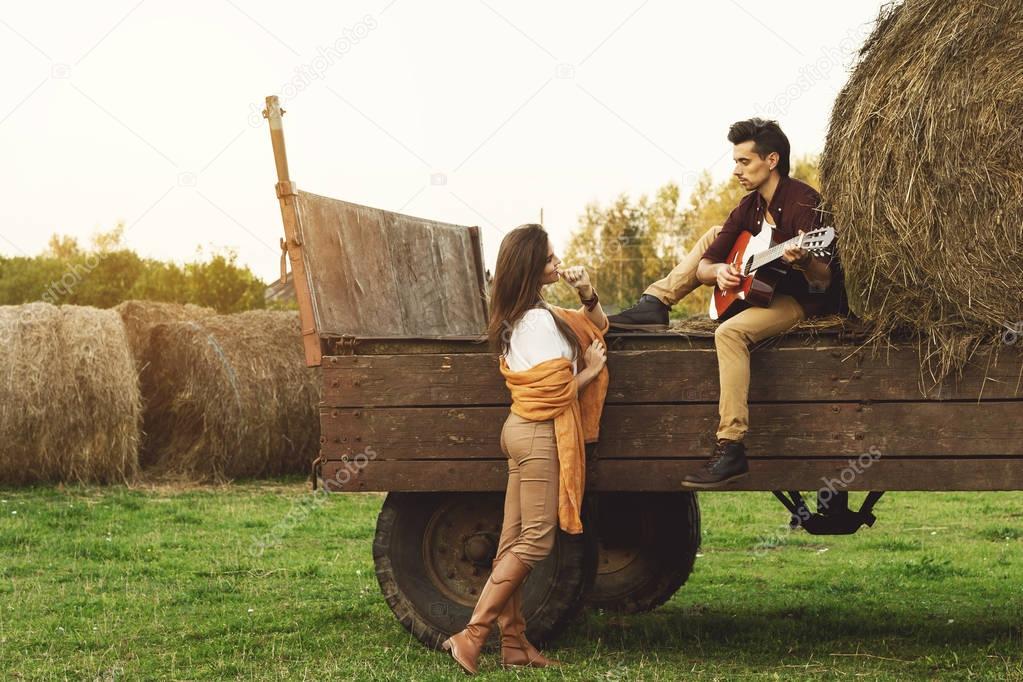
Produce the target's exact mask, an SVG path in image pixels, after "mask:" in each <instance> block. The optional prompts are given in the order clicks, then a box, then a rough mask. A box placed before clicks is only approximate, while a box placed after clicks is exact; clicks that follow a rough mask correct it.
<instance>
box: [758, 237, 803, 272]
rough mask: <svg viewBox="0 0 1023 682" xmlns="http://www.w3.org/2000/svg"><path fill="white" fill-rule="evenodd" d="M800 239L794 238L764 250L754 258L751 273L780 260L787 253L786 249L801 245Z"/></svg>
mask: <svg viewBox="0 0 1023 682" xmlns="http://www.w3.org/2000/svg"><path fill="white" fill-rule="evenodd" d="M799 239H800V238H799V237H793V238H792V239H789V240H788V241H784V242H782V243H781V244H775V245H774V246H772V247H771V248H769V249H764V250H763V251H761V252H760V253H758V254H757V255H755V256H753V260H752V262H750V266H749V272H753V271H754V270H756V269H757V268H762V267H764V266H765V265H769V264H771V263H773V262H774V261H776V260H778V259H779V258H781V257H782V255H783V254H784V253H785V249H787V248H789V247H791V246H796V245H797V244H798V243H799ZM747 274H748V273H747Z"/></svg>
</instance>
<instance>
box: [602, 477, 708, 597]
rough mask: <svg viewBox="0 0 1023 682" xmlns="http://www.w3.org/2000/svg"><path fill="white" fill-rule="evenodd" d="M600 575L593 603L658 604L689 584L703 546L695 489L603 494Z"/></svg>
mask: <svg viewBox="0 0 1023 682" xmlns="http://www.w3.org/2000/svg"><path fill="white" fill-rule="evenodd" d="M596 517H597V525H596V533H597V539H598V547H599V549H598V559H597V578H596V580H595V582H594V585H593V588H592V589H591V590H590V591H589V593H588V595H587V604H588V605H589V606H591V607H595V608H599V609H604V610H606V611H613V612H616V613H642V612H644V611H650V610H652V609H654V608H657V607H658V606H660V605H661V604H663V603H664V602H666V601H668V600H669V599H671V596H672V595H673V594H675V592H676V591H678V589H679V588H680V587H682V585H683V584H684V583H685V581H686V580H687V579H688V578H689V574H690V573H691V572H692V570H693V563H694V562H695V561H696V552H697V550H698V549H699V547H700V507H699V504H698V503H697V500H696V493H691V492H677V493H599V496H598V498H597V504H596Z"/></svg>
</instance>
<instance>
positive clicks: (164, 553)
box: [0, 479, 1023, 680]
mask: <svg viewBox="0 0 1023 682" xmlns="http://www.w3.org/2000/svg"><path fill="white" fill-rule="evenodd" d="M854 497H855V499H856V500H857V502H858V500H859V498H860V496H859V495H854ZM0 500H2V502H0V671H2V672H3V678H4V679H71V680H94V679H96V680H121V679H124V680H128V679H169V680H186V679H235V678H241V679H261V680H276V679H309V680H324V679H359V680H363V679H364V680H433V679H437V680H440V679H462V677H463V676H462V675H461V674H460V673H458V672H456V670H455V666H454V664H453V663H452V662H451V661H450V660H449V659H448V658H446V657H445V656H444V655H442V654H440V653H437V652H434V651H428V650H426V649H424V648H423V647H422V646H421V645H420V644H419V643H418V642H417V641H416V640H414V639H413V638H412V637H411V636H409V635H408V634H407V633H406V632H405V631H404V630H403V629H402V628H401V626H400V625H399V624H398V623H397V621H396V620H395V619H394V618H393V616H392V615H391V613H390V611H389V610H388V608H387V606H386V604H385V603H384V600H383V598H382V597H381V596H380V593H379V590H378V587H377V584H376V578H375V577H374V574H373V563H372V558H371V544H372V537H373V530H374V524H375V519H376V513H377V511H378V509H379V507H380V504H381V502H382V497H381V496H377V495H351V496H332V497H330V498H316V497H313V496H312V495H311V494H310V493H309V492H308V490H307V488H306V487H305V484H304V483H303V482H301V481H297V480H295V479H291V480H287V481H274V482H251V483H250V482H246V483H240V484H238V483H236V484H234V485H231V486H225V487H205V488H171V487H154V488H149V489H146V488H135V489H127V488H123V487H113V488H68V489H63V490H58V489H53V488H35V489H20V490H0ZM320 500H322V501H320ZM701 507H702V511H703V520H704V536H703V548H702V550H701V553H702V556H701V557H700V558H699V559H698V560H697V563H696V570H695V572H694V574H693V575H692V577H691V578H690V580H689V583H688V584H687V585H686V586H685V587H683V588H682V590H681V591H679V593H678V594H676V595H675V597H674V599H672V600H671V601H670V602H669V603H668V604H666V605H665V606H663V607H662V608H660V609H658V610H657V611H655V612H653V613H649V614H645V615H641V616H632V617H610V616H607V615H604V614H599V613H590V614H587V615H586V616H585V617H583V618H582V619H581V620H580V622H579V623H578V624H577V625H575V626H574V627H573V628H571V629H570V630H569V631H568V633H567V634H566V635H565V636H564V637H563V638H562V639H560V640H559V641H558V643H557V646H556V647H554V648H552V650H551V651H550V653H551V654H552V655H555V656H557V657H558V658H560V659H561V660H563V661H564V662H566V663H567V667H565V668H563V669H560V670H548V671H526V672H519V673H516V672H511V671H509V672H505V671H501V670H500V669H499V668H498V667H497V665H496V662H495V658H494V656H493V655H490V656H488V657H487V658H486V659H485V660H484V663H483V670H484V671H485V673H486V674H485V675H483V677H484V678H485V679H495V680H496V679H537V680H539V679H570V680H640V679H643V680H646V679H649V680H676V679H681V678H700V679H727V680H731V679H751V678H759V679H785V680H789V679H810V678H820V677H825V678H834V679H893V680H894V679H914V678H939V677H940V678H942V679H998V680H1000V679H1023V641H1021V621H1023V494H1020V493H976V494H965V493H959V494H952V493H944V494H924V493H893V494H891V496H890V497H886V498H884V499H882V500H881V502H880V503H879V504H878V506H877V508H876V510H875V512H876V513H877V515H878V517H879V521H878V523H877V524H876V525H875V527H874V528H872V529H866V530H864V531H861V532H860V533H858V534H857V535H854V536H851V537H820V536H818V537H814V536H809V535H807V534H805V533H803V532H802V531H799V532H790V531H788V530H787V528H785V527H784V522H785V521H786V514H785V512H784V510H783V509H782V507H781V505H779V504H778V503H777V502H776V501H775V500H774V499H773V498H772V497H771V495H770V494H769V493H716V494H715V493H710V494H705V495H703V496H702V497H701Z"/></svg>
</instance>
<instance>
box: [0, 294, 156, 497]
mask: <svg viewBox="0 0 1023 682" xmlns="http://www.w3.org/2000/svg"><path fill="white" fill-rule="evenodd" d="M0 367H2V368H3V379H2V381H0V441H2V442H3V449H2V450H0V481H2V482H4V483H12V484H19V485H20V484H25V483H33V482H57V481H73V482H91V483H110V482H127V481H130V480H131V479H132V478H133V477H134V476H135V474H136V472H137V470H138V446H139V426H140V421H141V414H142V406H141V400H140V396H139V386H138V380H137V378H136V374H135V365H134V363H133V361H132V356H131V351H130V350H129V347H128V339H127V336H126V335H125V331H124V325H123V324H122V323H121V319H120V318H119V317H118V315H117V313H115V312H114V311H112V310H99V309H97V308H90V307H80V306H62V307H60V308H58V307H55V306H53V305H50V304H49V303H29V304H27V305H21V306H0Z"/></svg>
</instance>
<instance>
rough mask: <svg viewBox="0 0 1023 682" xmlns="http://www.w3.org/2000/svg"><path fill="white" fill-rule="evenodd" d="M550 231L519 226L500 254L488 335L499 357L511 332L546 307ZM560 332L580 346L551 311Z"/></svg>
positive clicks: (529, 225)
mask: <svg viewBox="0 0 1023 682" xmlns="http://www.w3.org/2000/svg"><path fill="white" fill-rule="evenodd" d="M547 242H548V238H547V231H546V230H544V229H543V227H542V226H541V225H536V224H528V225H520V226H519V227H516V228H515V229H514V230H512V231H511V232H509V233H508V234H506V235H505V237H504V239H503V240H501V248H500V250H499V251H498V252H497V266H496V267H495V268H494V281H493V284H492V285H491V288H490V325H489V327H488V328H487V336H488V338H489V339H490V345H491V347H492V348H493V349H494V350H495V351H496V352H497V353H500V354H502V355H503V354H505V353H507V351H508V342H509V341H510V340H511V333H512V329H514V327H515V323H516V322H518V321H519V319H521V318H522V316H523V315H524V314H525V313H526V311H527V310H529V309H530V308H536V307H537V306H543V305H545V303H544V300H543V293H542V290H543V271H544V268H545V267H547ZM551 316H552V317H553V318H554V324H555V325H556V326H557V328H558V331H559V332H561V335H562V336H564V337H565V340H566V341H568V344H569V346H571V348H572V355H573V358H574V357H575V355H576V349H577V347H578V345H579V342H578V340H577V339H576V336H575V333H574V332H573V331H572V329H571V327H569V326H568V324H567V323H566V322H565V321H564V320H562V319H561V318H560V317H558V316H557V315H556V314H554V313H553V312H551Z"/></svg>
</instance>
